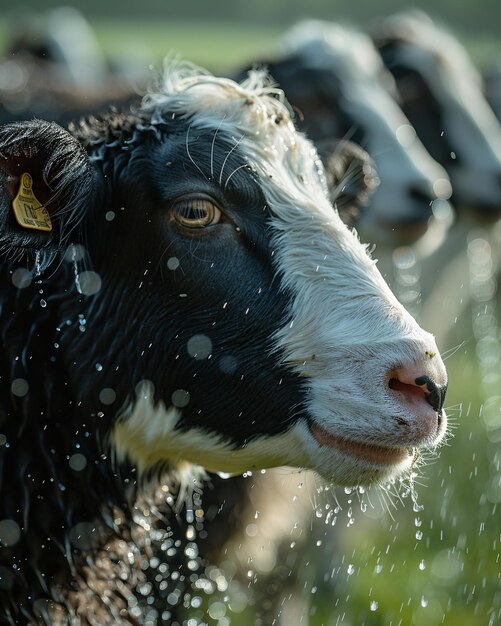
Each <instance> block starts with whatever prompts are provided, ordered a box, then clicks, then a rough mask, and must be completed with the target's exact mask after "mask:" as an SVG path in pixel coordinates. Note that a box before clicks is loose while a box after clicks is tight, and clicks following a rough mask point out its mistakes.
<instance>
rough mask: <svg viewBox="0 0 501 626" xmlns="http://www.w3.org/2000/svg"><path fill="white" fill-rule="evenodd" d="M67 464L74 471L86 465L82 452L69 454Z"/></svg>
mask: <svg viewBox="0 0 501 626" xmlns="http://www.w3.org/2000/svg"><path fill="white" fill-rule="evenodd" d="M69 465H70V467H71V469H72V470H74V471H75V472H81V471H82V470H83V469H85V467H86V466H87V459H86V458H85V457H84V455H83V454H80V452H77V453H75V454H72V455H71V456H70V460H69Z"/></svg>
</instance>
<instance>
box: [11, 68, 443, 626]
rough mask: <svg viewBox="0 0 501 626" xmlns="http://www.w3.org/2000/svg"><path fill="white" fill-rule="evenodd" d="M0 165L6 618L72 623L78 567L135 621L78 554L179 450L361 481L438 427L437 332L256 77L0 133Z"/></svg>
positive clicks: (380, 474) (178, 463)
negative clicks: (407, 302)
mask: <svg viewBox="0 0 501 626" xmlns="http://www.w3.org/2000/svg"><path fill="white" fill-rule="evenodd" d="M0 177H1V178H0V181H1V187H0V214H1V215H0V219H1V228H0V245H1V248H2V250H3V251H4V253H5V254H6V255H7V257H8V260H7V261H5V262H4V263H3V267H2V272H1V281H2V291H1V294H2V295H1V319H0V330H1V333H2V344H3V355H2V360H1V366H0V368H1V369H0V373H1V380H0V384H1V385H2V403H1V405H0V433H1V438H0V468H1V470H0V471H1V474H0V479H1V484H2V487H1V490H2V491H1V499H0V502H1V504H0V507H1V509H0V540H1V542H2V548H1V551H0V621H1V622H2V623H7V624H8V623H25V622H26V621H29V620H35V619H37V618H38V619H39V620H40V621H42V622H44V620H45V622H46V623H51V619H53V621H54V622H55V623H57V620H56V618H51V617H50V616H49V617H47V615H49V614H52V613H51V611H52V612H56V613H57V614H58V615H59V613H58V611H59V612H62V614H63V616H64V615H68V614H69V615H71V616H72V619H73V620H74V621H73V622H71V623H80V622H81V623H87V622H86V611H88V610H89V608H88V606H89V603H87V602H80V603H79V602H78V600H77V599H75V593H76V591H75V590H76V589H78V587H79V584H80V586H81V581H82V580H83V581H84V584H83V587H84V588H85V589H86V590H87V593H90V592H91V591H92V592H94V593H95V594H96V595H99V594H100V593H102V594H103V598H104V599H105V604H106V607H107V608H108V609H109V611H110V615H109V617H107V618H103V617H101V618H95V619H94V622H96V619H97V623H105V624H108V623H110V624H111V623H113V624H115V623H120V620H122V621H123V623H135V622H134V620H135V619H136V617H137V614H136V613H134V612H133V610H132V607H134V606H135V605H133V604H132V601H131V602H129V601H128V600H127V598H128V596H127V595H126V594H125V595H124V594H123V592H120V593H122V595H121V598H122V599H123V598H124V597H125V600H126V601H125V605H123V606H122V608H121V609H120V611H118V609H117V608H116V607H115V608H114V606H115V605H114V600H115V597H114V596H113V593H112V592H110V591H109V589H110V586H111V585H112V582H113V580H114V576H113V575H112V574H110V575H108V578H106V576H105V575H103V577H102V579H101V580H100V583H99V584H97V583H96V584H92V585H91V584H85V581H86V579H87V578H86V577H88V576H90V575H91V573H90V572H89V570H92V567H89V559H90V558H91V556H92V555H93V557H94V561H93V562H94V563H95V562H96V558H95V556H96V553H99V554H101V553H102V552H103V551H107V550H108V548H109V546H110V545H115V544H113V542H114V541H115V542H116V541H117V539H121V538H122V539H123V537H120V536H118V535H119V529H120V528H122V526H121V525H122V524H123V523H124V520H125V521H126V523H127V529H128V530H127V532H128V537H129V539H130V541H132V542H134V537H135V534H134V522H133V519H132V512H131V508H132V503H133V502H134V501H135V500H136V498H137V497H138V496H139V495H140V494H141V492H142V490H143V489H144V486H145V484H147V481H148V480H149V481H153V483H155V480H158V479H159V477H160V476H161V475H162V476H163V477H164V480H166V481H167V482H166V484H167V485H169V484H170V485H171V486H174V484H175V482H176V481H179V477H178V476H179V473H180V472H182V471H183V468H184V467H186V463H187V462H188V463H194V464H196V465H198V466H203V467H205V468H207V469H209V470H217V471H224V472H231V473H239V472H243V471H244V470H248V469H253V468H266V467H272V466H279V465H292V466H298V467H308V468H313V469H315V470H316V471H317V472H318V473H320V474H321V475H322V476H324V477H325V478H326V479H327V480H329V481H333V482H335V483H338V484H343V485H355V484H369V483H374V482H379V481H384V480H386V479H388V478H390V477H392V476H395V475H396V474H398V473H401V472H405V471H408V470H409V468H411V467H412V465H413V463H414V462H415V459H416V457H417V455H418V452H419V450H420V449H421V448H423V447H428V446H435V445H436V444H437V443H438V442H439V441H440V440H441V438H442V436H443V434H444V431H445V429H446V417H445V414H444V412H443V408H442V407H443V401H444V394H445V388H446V385H447V379H446V373H445V368H444V365H443V363H442V360H441V358H440V356H439V354H438V350H437V347H436V344H435V341H434V339H433V337H432V336H431V335H430V334H428V333H427V332H425V331H423V330H422V329H421V328H420V327H419V326H418V325H417V323H416V322H415V321H414V319H413V318H412V317H411V316H410V315H409V314H408V313H407V312H406V311H405V309H404V308H403V307H402V306H401V305H400V303H399V302H398V301H397V299H396V298H395V297H394V296H393V294H392V293H391V292H390V290H389V288H388V287H387V285H386V284H385V282H384V281H383V279H382V277H381V275H380V274H379V272H378V270H377V268H376V265H375V263H374V261H373V260H372V259H371V258H370V256H369V255H368V253H367V250H366V247H365V246H363V245H362V244H361V243H360V242H359V240H358V239H357V237H356V235H355V234H354V233H353V232H351V231H350V230H349V229H348V228H347V227H346V226H345V225H344V224H343V223H342V221H341V220H340V218H339V216H338V214H337V213H336V212H335V211H334V210H333V209H332V205H331V203H330V201H329V197H328V192H327V187H326V184H325V178H324V170H323V168H322V165H321V163H320V160H319V158H318V156H317V153H316V151H315V149H314V147H313V145H312V144H311V143H310V142H309V141H307V140H306V139H305V138H304V137H303V136H302V135H301V134H300V133H298V132H296V130H295V129H294V126H293V124H292V121H291V118H290V112H289V109H288V107H287V106H286V104H285V103H284V101H283V94H282V92H280V91H279V90H276V89H273V88H270V87H269V86H266V85H265V84H264V82H263V77H262V75H261V74H259V73H257V74H256V73H252V74H251V75H250V76H249V78H248V79H247V80H246V81H245V82H244V83H243V84H237V83H235V82H233V81H232V80H229V79H219V78H215V77H213V76H211V75H209V74H206V73H204V72H202V71H199V70H196V69H194V68H192V67H191V66H185V65H183V64H180V65H174V66H169V67H168V69H167V71H166V74H165V79H164V81H163V83H162V85H161V87H159V88H158V90H157V91H156V92H154V93H151V94H150V95H149V96H148V97H146V98H145V100H144V102H143V104H142V106H141V107H140V108H139V109H138V110H137V111H136V112H134V113H131V114H128V115H117V114H116V113H111V114H110V115H108V116H106V115H105V116H102V117H99V118H92V119H90V120H89V121H87V122H82V123H81V124H80V125H78V126H76V127H74V128H73V129H72V130H71V132H70V133H69V132H67V131H65V130H63V129H62V128H61V127H59V126H57V125H56V124H53V123H48V122H43V121H40V120H31V121H27V122H20V123H14V124H10V125H6V126H4V127H2V128H1V129H0ZM27 255H34V257H35V262H34V267H33V269H32V268H31V266H30V265H29V263H28V264H27V261H26V256H27ZM166 472H167V478H166V474H165V473H166ZM167 489H168V487H167ZM149 528H150V527H149V526H144V525H143V526H142V531H143V532H146V531H147V530H148V529H149ZM131 538H132V539H131ZM127 545H128V544H127ZM113 553H114V554H115V553H117V554H120V551H119V549H118V548H116V550H115V548H113ZM125 554H126V555H127V554H128V552H127V550H126V551H125ZM127 558H128V557H127V556H125V557H124V559H125V560H127ZM116 561H117V563H118V562H119V561H120V558H119V557H117V559H116ZM115 576H116V578H117V579H119V578H120V576H119V575H118V574H116V573H115ZM103 580H104V581H105V583H106V584H104V586H103ZM119 582H120V581H119ZM118 587H119V586H118V584H117V589H118ZM116 593H117V595H118V594H119V591H117V592H116ZM46 601H50V602H52V603H54V604H49V605H47V603H46ZM44 602H45V604H44ZM103 602H104V600H103ZM40 606H42V607H43V611H45V612H43V611H42V609H40ZM47 606H49V608H47ZM47 611H49V613H47ZM42 613H43V614H42ZM46 614H47V615H46ZM134 616H136V617H134ZM79 620H80V622H79ZM89 621H90V620H89Z"/></svg>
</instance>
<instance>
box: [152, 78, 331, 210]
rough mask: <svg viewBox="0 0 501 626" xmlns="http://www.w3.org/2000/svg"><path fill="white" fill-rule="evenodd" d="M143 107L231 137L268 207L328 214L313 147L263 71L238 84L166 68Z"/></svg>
mask: <svg viewBox="0 0 501 626" xmlns="http://www.w3.org/2000/svg"><path fill="white" fill-rule="evenodd" d="M142 108H143V111H144V113H147V114H150V115H151V117H152V120H153V119H155V118H159V119H163V118H176V117H177V118H178V119H179V118H181V119H183V120H184V121H185V124H186V129H187V130H186V132H187V133H188V131H189V130H190V129H198V130H205V131H209V132H212V133H213V136H214V137H216V135H217V133H220V134H221V135H224V136H225V137H230V138H231V141H233V143H234V149H235V151H237V152H238V154H240V155H242V157H243V158H244V160H245V161H246V162H247V164H248V165H249V167H251V168H252V169H253V170H254V171H255V172H256V173H257V175H258V176H259V178H260V181H261V185H262V188H263V192H264V194H265V197H266V199H267V201H268V202H269V204H270V208H271V209H272V210H273V208H274V207H278V206H279V205H284V204H287V205H288V208H287V212H288V214H289V213H290V211H291V210H292V211H293V210H294V209H296V210H299V211H304V210H305V208H307V207H309V209H311V210H313V211H315V212H320V213H324V215H328V216H329V217H332V215H333V211H332V205H331V204H330V201H329V199H328V195H327V186H326V182H325V176H324V170H323V166H322V163H321V161H320V158H319V156H318V154H317V152H316V149H315V148H314V146H313V144H312V143H311V142H309V141H308V140H307V139H306V138H305V137H304V136H303V135H302V134H301V133H300V132H298V131H296V129H295V127H294V124H293V123H292V119H291V115H290V111H289V108H288V106H287V103H286V101H285V98H284V95H283V92H282V91H281V90H278V89H275V88H274V87H271V86H270V85H269V84H267V78H266V76H265V74H264V73H262V72H251V73H250V74H249V78H248V79H247V80H245V81H244V82H243V83H241V84H239V83H236V82H234V81H232V80H230V79H226V78H216V77H214V76H211V75H207V74H203V73H202V74H200V73H199V74H197V75H194V74H190V73H189V72H188V73H185V72H183V68H181V69H178V70H177V71H176V70H171V71H170V72H169V74H168V75H167V77H166V79H165V82H164V86H163V90H161V91H157V92H154V93H150V94H149V95H148V96H147V97H146V98H145V100H144V102H143V107H142ZM284 197H287V201H285V200H284ZM279 213H280V211H279ZM278 216H280V215H278Z"/></svg>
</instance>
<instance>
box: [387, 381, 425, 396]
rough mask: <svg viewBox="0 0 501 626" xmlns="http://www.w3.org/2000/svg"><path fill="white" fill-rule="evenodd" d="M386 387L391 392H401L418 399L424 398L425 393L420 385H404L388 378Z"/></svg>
mask: <svg viewBox="0 0 501 626" xmlns="http://www.w3.org/2000/svg"><path fill="white" fill-rule="evenodd" d="M388 387H389V388H390V389H393V391H401V392H402V393H405V394H406V395H409V396H416V397H418V398H426V391H425V389H423V387H422V386H421V385H413V384H409V383H404V382H403V381H401V380H399V379H398V378H390V380H389V381H388Z"/></svg>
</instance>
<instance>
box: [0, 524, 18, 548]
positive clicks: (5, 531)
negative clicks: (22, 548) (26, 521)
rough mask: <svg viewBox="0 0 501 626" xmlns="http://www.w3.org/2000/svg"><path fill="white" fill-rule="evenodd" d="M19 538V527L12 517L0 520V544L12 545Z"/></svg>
mask: <svg viewBox="0 0 501 626" xmlns="http://www.w3.org/2000/svg"><path fill="white" fill-rule="evenodd" d="M20 538H21V528H20V527H19V524H18V523H17V522H16V521H14V520H13V519H3V520H0V545H2V546H4V547H9V546H14V545H15V544H16V543H17V542H18V541H19V539H20Z"/></svg>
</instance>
